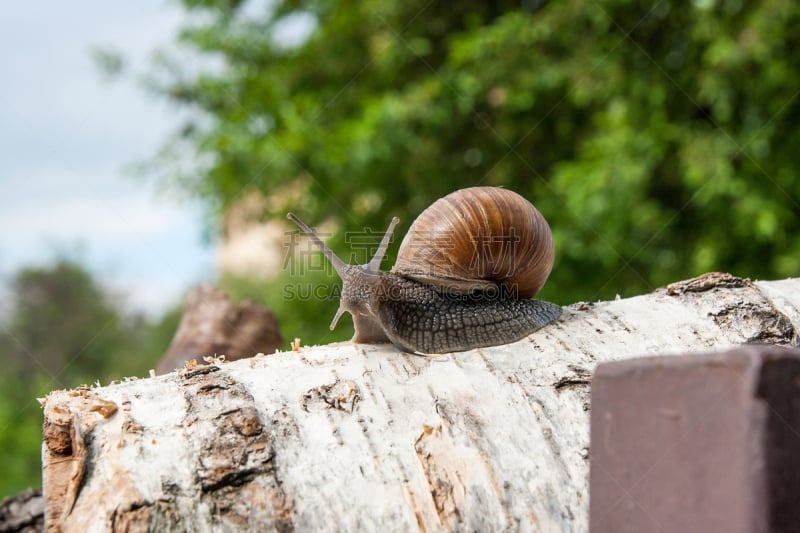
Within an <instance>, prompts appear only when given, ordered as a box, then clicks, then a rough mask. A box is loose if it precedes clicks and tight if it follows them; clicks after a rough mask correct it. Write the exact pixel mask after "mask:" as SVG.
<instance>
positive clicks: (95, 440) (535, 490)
mask: <svg viewBox="0 0 800 533" xmlns="http://www.w3.org/2000/svg"><path fill="white" fill-rule="evenodd" d="M798 325H800V280H785V281H776V282H756V283H751V282H750V281H749V280H742V279H739V278H735V277H733V276H730V275H727V274H716V273H715V274H709V275H706V276H702V277H701V278H696V279H694V280H689V281H687V282H682V283H678V284H674V285H671V286H669V287H667V288H665V289H659V290H657V291H655V292H653V293H651V294H648V295H644V296H639V297H635V298H629V299H625V300H616V301H611V302H599V303H594V304H590V303H579V304H575V305H572V306H570V307H568V308H565V309H564V314H563V316H562V317H561V318H560V319H559V320H558V321H557V322H556V323H554V324H552V325H550V326H548V327H546V328H544V329H542V330H540V331H538V332H536V333H535V334H533V335H531V336H530V337H528V338H526V339H523V340H522V341H520V342H516V343H513V344H509V345H505V346H498V347H493V348H486V349H480V350H473V351H470V352H464V353H460V354H454V355H450V356H446V357H441V358H436V359H433V358H424V357H419V356H413V355H408V354H404V353H400V352H398V351H397V350H396V349H395V348H394V347H392V346H390V345H358V344H351V343H339V344H333V345H328V346H320V347H314V348H300V350H299V351H298V352H286V353H277V354H273V355H267V356H259V357H255V358H250V359H246V360H241V361H236V362H233V363H220V364H214V365H209V366H206V367H199V368H195V369H185V370H181V371H179V372H175V373H171V374H169V375H166V376H160V377H157V378H152V379H142V380H135V381H127V382H124V383H118V384H112V385H109V386H107V387H100V388H94V389H78V390H73V391H57V392H53V393H51V394H50V395H49V396H48V397H47V399H46V401H45V403H44V409H45V431H44V445H43V457H44V494H45V498H46V502H47V503H46V509H47V511H46V513H47V529H48V530H50V531H58V530H64V531H92V530H94V531H98V530H109V529H110V530H147V529H149V530H157V531H163V530H184V531H185V530H191V531H211V530H214V531H219V530H223V531H234V530H250V531H262V530H292V529H299V530H305V531H308V530H311V531H337V530H343V531H355V530H377V529H379V528H380V529H383V530H390V531H405V530H420V531H447V530H470V531H472V530H476V531H477V530H480V531H487V530H508V529H511V530H516V529H521V530H541V531H586V530H587V527H588V502H589V495H588V492H587V491H588V457H589V415H588V411H589V408H590V404H589V402H590V398H589V382H590V377H591V374H592V371H593V369H594V367H595V365H596V364H597V363H600V362H604V361H609V360H617V359H623V358H629V357H634V356H639V355H645V354H664V353H667V354H670V353H685V352H693V351H697V352H708V351H709V350H712V349H713V350H721V349H726V348H730V347H732V346H736V345H740V344H742V343H752V342H757V343H770V344H778V345H792V346H798V335H797V330H796V328H797V326H798Z"/></svg>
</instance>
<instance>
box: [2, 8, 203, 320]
mask: <svg viewBox="0 0 800 533" xmlns="http://www.w3.org/2000/svg"><path fill="white" fill-rule="evenodd" d="M183 17H184V15H183V14H182V13H181V11H180V10H179V9H178V7H177V6H176V5H175V3H174V2H169V1H167V0H137V1H136V2H105V1H95V0H88V1H84V2H80V3H79V4H73V3H69V2H66V3H65V2H44V1H42V0H35V1H28V2H12V3H9V4H8V5H6V6H5V8H4V10H3V14H2V15H0V50H2V52H0V284H2V285H4V286H5V288H4V291H6V294H0V300H2V301H4V302H6V305H8V299H7V297H6V296H7V283H8V281H9V280H10V279H11V277H12V276H13V274H14V272H16V271H17V270H18V269H19V268H20V267H23V266H41V265H46V264H48V263H50V262H52V260H53V259H54V258H55V257H57V256H58V255H59V254H66V255H67V256H69V257H73V258H77V259H79V260H81V261H82V262H83V263H84V264H85V265H86V266H87V267H88V268H89V269H90V271H91V272H92V273H94V274H95V275H96V276H97V277H98V279H99V280H100V281H101V282H102V283H103V284H104V285H105V286H106V287H108V288H109V289H110V290H111V291H113V292H114V293H115V294H117V295H120V296H122V297H123V298H124V300H125V301H126V302H127V303H128V306H129V308H130V309H132V310H138V311H143V312H145V313H147V314H149V315H150V316H157V315H158V314H159V313H161V312H162V311H163V310H165V309H167V308H169V307H171V306H172V305H174V304H176V303H178V302H180V301H181V298H182V296H183V294H184V293H185V291H186V290H187V289H189V288H191V287H192V286H194V285H196V284H197V283H200V282H204V281H212V280H213V275H214V274H213V266H214V247H213V243H209V242H207V239H204V225H203V218H202V216H203V210H202V206H200V205H199V204H197V203H191V202H189V201H186V200H183V201H181V200H179V199H178V195H177V194H165V193H164V191H163V187H159V182H158V180H157V179H156V177H155V176H141V175H135V174H134V173H132V172H131V170H130V169H131V167H132V166H134V165H135V164H137V163H141V162H143V161H146V160H148V159H150V158H152V156H153V155H154V154H155V153H156V152H157V150H158V149H159V147H161V146H162V145H163V144H164V143H165V142H166V140H167V139H168V137H169V136H170V133H171V132H172V131H173V130H175V129H177V128H178V126H179V118H180V110H179V109H178V108H176V107H175V106H174V105H172V104H170V103H168V102H166V101H164V100H163V99H160V98H158V97H157V96H155V95H153V94H152V93H151V92H148V91H147V90H146V88H145V87H144V85H143V83H142V81H141V79H142V78H143V77H144V75H145V74H147V72H148V68H149V65H150V64H151V61H152V59H151V58H152V55H153V53H154V52H155V50H157V49H158V48H159V47H161V48H164V47H167V46H168V45H169V43H170V42H171V41H172V39H173V38H174V35H175V33H176V29H177V28H178V26H179V25H180V23H181V21H182V20H183ZM97 48H105V49H111V50H117V51H119V52H121V53H122V55H123V56H124V57H125V59H126V63H125V64H126V66H125V70H124V71H123V73H122V75H121V76H119V77H117V78H114V79H109V78H108V77H107V76H104V75H103V73H102V71H101V70H100V69H99V68H98V67H97V65H96V64H95V61H94V60H93V58H92V50H93V49H97ZM0 311H2V309H0Z"/></svg>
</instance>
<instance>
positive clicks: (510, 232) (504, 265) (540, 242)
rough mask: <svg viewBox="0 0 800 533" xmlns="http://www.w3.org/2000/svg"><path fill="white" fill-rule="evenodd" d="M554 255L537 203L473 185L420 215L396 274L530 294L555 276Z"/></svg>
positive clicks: (467, 287)
mask: <svg viewBox="0 0 800 533" xmlns="http://www.w3.org/2000/svg"><path fill="white" fill-rule="evenodd" d="M554 254H555V251H554V247H553V234H552V232H551V231H550V226H548V224H547V221H546V220H545V219H544V217H543V216H542V215H541V213H539V211H538V210H537V209H536V208H535V207H534V206H533V204H531V203H530V202H529V201H528V200H526V199H525V198H523V197H522V196H520V195H519V194H517V193H515V192H513V191H509V190H508V189H501V188H499V187H472V188H468V189H461V190H458V191H456V192H453V193H451V194H449V195H447V196H445V197H444V198H440V199H439V200H437V201H436V202H434V203H433V204H432V205H431V206H430V207H428V208H427V209H426V210H425V211H423V212H422V214H420V216H419V217H418V218H417V219H416V220H415V221H414V223H413V224H412V225H411V228H410V229H409V231H408V233H407V234H406V236H405V238H404V239H403V242H402V243H401V244H400V250H399V251H398V258H397V262H396V263H395V266H394V268H393V269H392V272H395V273H398V274H401V275H403V276H406V277H409V278H412V279H416V280H418V281H424V282H426V283H433V284H438V285H445V286H449V287H455V288H458V289H463V290H472V289H479V288H482V287H487V286H492V285H494V284H500V285H502V286H503V287H504V288H506V289H508V290H509V291H512V292H513V294H515V295H516V296H518V297H519V298H530V297H532V296H533V295H534V294H536V293H537V292H539V289H541V288H542V286H543V285H544V283H545V281H546V280H547V277H548V276H549V275H550V270H551V269H552V268H553V260H554Z"/></svg>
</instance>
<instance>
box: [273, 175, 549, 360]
mask: <svg viewBox="0 0 800 533" xmlns="http://www.w3.org/2000/svg"><path fill="white" fill-rule="evenodd" d="M287 217H288V218H289V219H290V220H292V221H293V222H294V223H295V224H297V225H298V226H299V227H300V229H301V230H302V231H303V232H304V233H305V234H306V235H308V236H309V237H310V238H311V240H312V241H313V242H314V244H316V245H317V246H318V247H319V248H320V250H321V251H322V253H323V254H324V255H325V256H326V257H327V258H328V260H329V261H330V262H331V264H332V265H333V267H334V269H335V270H336V272H337V274H338V275H339V277H340V278H341V279H342V283H343V286H342V291H341V299H340V302H339V309H338V310H337V312H336V315H335V316H334V317H333V321H332V322H331V325H330V329H334V327H335V326H336V323H337V322H338V320H339V318H340V317H341V316H342V314H343V313H344V312H345V311H347V312H349V313H350V314H351V315H352V316H353V324H354V326H355V335H354V336H353V339H352V340H353V342H364V343H379V342H387V341H390V342H392V343H393V344H394V345H396V346H397V347H398V348H400V349H401V350H405V351H408V352H413V353H417V354H441V353H448V352H458V351H464V350H470V349H473V348H481V347H485V346H494V345H499V344H506V343H509V342H514V341H517V340H519V339H521V338H523V337H525V336H527V335H529V334H530V333H532V332H534V331H536V330H537V329H539V328H541V327H543V326H545V325H547V324H549V323H550V322H552V321H554V320H555V319H557V318H558V317H559V316H560V315H561V307H559V306H558V305H556V304H554V303H550V302H546V301H543V300H533V299H531V297H532V296H533V295H534V294H536V293H537V292H538V291H539V289H541V288H542V286H543V285H544V283H545V281H546V280H547V277H548V275H549V274H550V270H551V269H552V267H553V260H554V248H553V236H552V233H551V231H550V227H549V226H548V224H547V221H546V220H545V219H544V217H543V216H542V215H541V214H540V213H539V211H538V210H537V209H536V208H535V207H534V206H533V204H531V203H530V202H529V201H528V200H526V199H525V198H523V197H522V196H520V195H519V194H517V193H515V192H512V191H509V190H508V189H502V188H499V187H472V188H467V189H461V190H458V191H455V192H453V193H451V194H449V195H447V196H445V197H444V198H440V199H439V200H437V201H436V202H434V203H433V204H431V205H430V206H429V207H428V208H427V209H425V210H424V211H423V212H422V213H421V214H420V215H419V217H417V219H416V220H415V221H414V222H413V224H412V225H411V228H410V229H409V231H408V233H407V234H406V236H405V237H404V238H403V241H402V242H401V243H400V249H399V250H398V258H397V262H396V264H395V266H394V267H393V268H392V269H391V271H390V272H385V271H381V270H380V264H381V262H382V260H383V257H384V255H385V253H386V249H387V248H388V246H389V242H390V240H391V238H392V234H393V232H394V228H395V226H397V223H398V222H399V219H398V218H397V217H395V218H394V219H392V221H391V223H390V224H389V227H388V229H387V230H386V233H385V234H384V235H383V238H382V240H381V242H380V245H379V246H378V250H377V252H376V253H375V255H374V256H373V257H372V259H371V260H370V261H369V263H367V264H364V265H351V264H347V263H345V262H344V261H342V260H341V259H339V257H337V256H336V255H335V254H334V253H333V251H331V250H330V249H329V248H328V247H327V246H326V245H325V243H324V242H323V241H322V240H321V239H320V238H319V236H317V235H316V233H314V231H313V230H312V229H311V228H309V227H308V226H307V225H306V224H305V223H303V222H302V221H301V220H300V219H299V218H297V216H295V215H294V214H293V213H289V214H288V215H287Z"/></svg>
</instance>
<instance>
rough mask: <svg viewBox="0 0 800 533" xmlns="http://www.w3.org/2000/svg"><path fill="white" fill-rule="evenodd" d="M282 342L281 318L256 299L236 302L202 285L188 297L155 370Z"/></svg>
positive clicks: (267, 350)
mask: <svg viewBox="0 0 800 533" xmlns="http://www.w3.org/2000/svg"><path fill="white" fill-rule="evenodd" d="M282 344H283V337H281V334H280V332H279V330H278V319H277V318H275V314H274V313H273V312H272V311H270V310H269V309H267V308H265V307H262V306H260V305H258V304H255V303H253V302H242V303H238V304H237V303H234V302H232V301H231V300H230V299H229V298H228V295H226V294H225V293H224V292H222V291H220V290H217V289H214V288H212V287H208V286H205V285H201V286H199V287H196V288H195V289H194V290H192V292H190V293H189V296H188V297H187V298H186V305H185V306H184V309H183V316H182V317H181V321H180V324H178V329H177V331H176V332H175V337H174V338H173V339H172V343H171V344H170V347H169V350H167V353H166V354H164V357H163V358H162V359H161V361H160V362H159V363H158V368H157V369H156V372H157V373H158V374H164V373H166V372H170V371H172V370H175V369H176V368H181V367H182V366H183V365H184V363H186V362H187V361H190V360H192V359H194V360H196V361H197V362H198V363H203V359H204V358H205V357H214V356H220V355H224V356H225V359H226V360H228V361H235V360H236V359H241V358H243V357H250V356H252V355H255V354H257V353H272V352H274V351H275V350H277V349H279V348H280V347H281V345H282Z"/></svg>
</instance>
